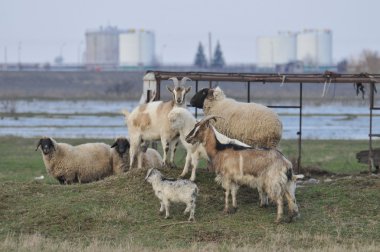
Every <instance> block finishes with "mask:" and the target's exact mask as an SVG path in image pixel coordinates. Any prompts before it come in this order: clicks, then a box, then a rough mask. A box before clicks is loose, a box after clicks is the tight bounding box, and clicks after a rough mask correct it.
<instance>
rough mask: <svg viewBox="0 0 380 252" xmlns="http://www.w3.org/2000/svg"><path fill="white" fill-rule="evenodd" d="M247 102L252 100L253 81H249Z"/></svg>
mask: <svg viewBox="0 0 380 252" xmlns="http://www.w3.org/2000/svg"><path fill="white" fill-rule="evenodd" d="M247 102H248V103H250V102H251V82H250V81H248V83H247Z"/></svg>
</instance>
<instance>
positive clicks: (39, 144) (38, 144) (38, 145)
mask: <svg viewBox="0 0 380 252" xmlns="http://www.w3.org/2000/svg"><path fill="white" fill-rule="evenodd" d="M40 146H41V139H40V140H39V141H38V143H37V147H36V150H35V151H37V150H38V147H40Z"/></svg>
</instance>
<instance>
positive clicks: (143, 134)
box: [123, 77, 191, 168]
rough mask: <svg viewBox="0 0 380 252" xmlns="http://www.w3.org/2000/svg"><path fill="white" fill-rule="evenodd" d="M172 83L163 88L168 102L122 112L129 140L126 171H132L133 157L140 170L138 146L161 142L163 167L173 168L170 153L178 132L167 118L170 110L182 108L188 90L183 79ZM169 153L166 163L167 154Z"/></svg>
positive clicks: (140, 160) (177, 138) (172, 156)
mask: <svg viewBox="0 0 380 252" xmlns="http://www.w3.org/2000/svg"><path fill="white" fill-rule="evenodd" d="M170 80H172V81H173V83H174V88H173V87H170V86H167V87H166V88H167V89H168V90H169V92H170V93H172V95H173V99H172V100H170V101H166V102H163V101H154V102H150V103H147V104H141V105H139V106H138V107H136V108H135V109H134V110H133V111H132V112H131V113H129V112H128V111H126V110H124V111H123V113H124V115H125V117H126V124H127V127H128V131H129V137H130V145H131V146H130V150H129V151H130V167H131V168H132V167H134V165H135V164H134V160H135V157H136V156H137V166H138V168H142V158H141V155H142V153H141V151H140V145H141V144H143V143H144V142H148V141H157V140H161V144H162V148H163V165H165V166H169V167H172V166H174V152H175V149H176V146H177V144H178V140H179V132H178V131H175V130H172V129H171V127H170V122H169V120H168V114H169V112H170V111H171V110H172V109H173V108H174V107H183V108H185V107H186V101H185V98H186V94H187V93H188V92H189V91H190V89H191V87H185V86H184V85H185V83H186V81H187V80H190V79H189V78H187V77H184V78H182V80H181V82H180V85H178V83H179V82H178V79H177V78H176V77H172V78H170ZM169 152H170V161H169V160H168V156H169V155H168V154H169Z"/></svg>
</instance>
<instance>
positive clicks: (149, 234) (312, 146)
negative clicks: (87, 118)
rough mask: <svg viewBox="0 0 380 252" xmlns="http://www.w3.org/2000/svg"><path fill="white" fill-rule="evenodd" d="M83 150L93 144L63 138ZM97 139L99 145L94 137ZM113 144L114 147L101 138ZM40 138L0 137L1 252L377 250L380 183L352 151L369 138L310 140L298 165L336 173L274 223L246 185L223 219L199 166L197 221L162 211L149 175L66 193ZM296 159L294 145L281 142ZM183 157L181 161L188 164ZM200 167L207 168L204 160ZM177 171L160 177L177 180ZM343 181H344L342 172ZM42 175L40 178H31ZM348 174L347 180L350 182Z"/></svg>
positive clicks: (308, 187) (308, 189) (306, 187)
mask: <svg viewBox="0 0 380 252" xmlns="http://www.w3.org/2000/svg"><path fill="white" fill-rule="evenodd" d="M59 140H60V141H65V142H69V143H72V144H79V143H83V142H92V141H95V140H91V139H85V140H84V139H75V140H73V139H70V140H69V139H67V140H64V139H59ZM96 141H98V140H96ZM104 142H106V143H111V141H110V140H104ZM36 143H37V139H28V138H15V137H1V138H0V186H1V189H0V223H1V225H0V250H2V251H109V250H113V251H131V250H132V251H133V250H134V251H137V250H138V251H144V250H145V251H151V250H154V249H155V250H158V249H164V250H168V251H198V250H199V249H200V250H208V251H219V250H222V251H229V250H235V249H239V250H241V251H249V250H254V249H255V250H258V251H268V250H269V251H304V250H311V251H321V250H322V251H378V250H379V248H380V247H379V246H380V243H379V242H378V235H379V233H380V178H379V177H378V176H375V175H371V176H369V175H366V174H360V172H361V171H366V170H367V166H366V165H360V164H358V163H357V162H356V159H355V153H356V152H358V151H360V150H363V149H366V148H367V141H304V142H303V150H302V155H303V156H302V165H303V166H304V167H312V168H318V169H323V170H326V171H329V172H333V173H336V174H337V175H335V176H332V177H330V178H332V180H331V181H329V182H324V180H325V179H326V177H317V179H319V180H320V183H318V184H303V185H301V186H300V187H299V188H298V189H297V201H298V204H299V206H300V212H301V217H300V218H299V219H297V220H296V221H295V222H293V223H290V224H287V223H284V224H280V225H275V224H274V219H275V215H276V209H275V207H274V206H271V207H269V208H267V209H262V208H259V206H258V194H257V192H256V191H255V190H252V189H249V188H244V187H243V188H241V189H240V190H239V193H238V206H239V209H238V211H237V212H236V213H235V214H232V215H225V214H224V213H223V212H222V209H223V204H224V200H223V197H224V194H223V190H222V188H221V187H220V186H219V185H217V184H216V183H215V182H214V175H213V174H211V173H208V172H207V171H206V170H205V169H199V173H198V176H197V185H198V187H199V189H200V195H199V197H198V202H197V208H196V213H195V218H196V222H194V223H188V222H186V220H187V217H185V216H183V214H182V211H183V210H184V206H182V205H179V206H178V205H174V206H173V207H172V209H171V215H172V218H171V219H169V220H165V219H164V218H163V216H160V215H159V214H158V209H159V202H158V199H157V198H156V197H155V196H154V194H153V190H152V188H151V186H150V185H149V184H147V183H144V182H143V178H144V176H145V172H144V171H137V170H134V171H130V172H127V173H125V174H123V175H122V176H118V177H116V176H112V177H109V178H107V179H105V180H103V181H98V182H95V183H90V184H82V185H71V186H62V185H59V184H58V182H57V181H55V180H53V179H52V178H49V177H48V176H47V174H46V171H45V168H44V165H43V162H42V158H41V154H40V152H39V151H37V152H36V151H34V150H35V145H36ZM281 148H282V150H283V152H284V153H285V155H287V156H288V157H289V158H290V159H292V158H294V157H295V156H296V151H297V145H296V141H283V142H282V143H281ZM184 156H185V154H184V152H183V151H181V150H180V151H179V153H178V154H177V160H176V163H177V165H178V166H179V167H182V165H183V163H184V162H183V159H184ZM203 165H204V162H203ZM180 172H181V171H180V168H178V169H174V170H166V169H165V170H163V173H165V174H166V175H167V176H169V177H177V176H178V175H179V174H180ZM342 174H346V175H342ZM40 175H44V176H45V179H44V180H35V179H34V177H37V176H40ZM348 175H349V176H348Z"/></svg>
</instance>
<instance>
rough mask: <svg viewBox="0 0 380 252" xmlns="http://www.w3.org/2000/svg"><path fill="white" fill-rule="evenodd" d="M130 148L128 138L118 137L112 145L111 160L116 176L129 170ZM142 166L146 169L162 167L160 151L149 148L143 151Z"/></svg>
mask: <svg viewBox="0 0 380 252" xmlns="http://www.w3.org/2000/svg"><path fill="white" fill-rule="evenodd" d="M129 148H130V144H129V141H128V139H127V138H126V137H118V138H116V140H115V142H114V143H113V144H112V145H111V158H112V167H113V173H114V174H122V173H123V172H125V171H128V170H129ZM141 152H142V166H143V167H144V168H145V169H149V168H153V167H160V166H161V164H162V158H161V155H160V153H158V151H156V150H154V149H152V148H148V149H146V150H141Z"/></svg>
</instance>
